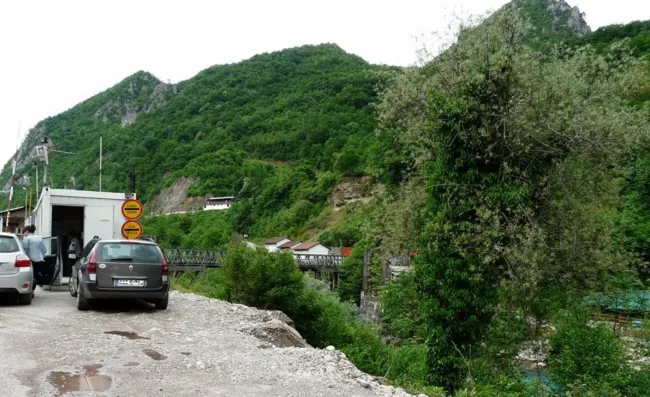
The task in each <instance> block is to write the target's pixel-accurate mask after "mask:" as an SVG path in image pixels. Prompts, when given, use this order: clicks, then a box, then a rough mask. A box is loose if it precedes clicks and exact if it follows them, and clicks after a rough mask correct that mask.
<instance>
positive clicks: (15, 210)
mask: <svg viewBox="0 0 650 397" xmlns="http://www.w3.org/2000/svg"><path fill="white" fill-rule="evenodd" d="M24 210H25V206H24V205H23V206H22V207H15V208H11V209H9V210H4V211H0V214H2V215H4V214H6V213H7V212H18V211H24Z"/></svg>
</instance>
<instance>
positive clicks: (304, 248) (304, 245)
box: [293, 241, 322, 251]
mask: <svg viewBox="0 0 650 397" xmlns="http://www.w3.org/2000/svg"><path fill="white" fill-rule="evenodd" d="M317 245H322V244H321V243H319V242H318V241H315V242H314V241H312V242H309V243H302V244H299V245H298V246H296V247H294V248H293V250H294V251H307V250H309V249H311V248H314V247H315V246H317Z"/></svg>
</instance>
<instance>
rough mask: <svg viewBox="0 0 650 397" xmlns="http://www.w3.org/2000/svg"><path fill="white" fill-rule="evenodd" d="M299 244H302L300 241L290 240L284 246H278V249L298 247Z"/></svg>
mask: <svg viewBox="0 0 650 397" xmlns="http://www.w3.org/2000/svg"><path fill="white" fill-rule="evenodd" d="M298 244H301V243H300V241H291V240H289V241H287V242H286V243H284V244H280V245H278V248H291V247H293V246H295V245H298Z"/></svg>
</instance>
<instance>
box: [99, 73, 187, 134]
mask: <svg viewBox="0 0 650 397" xmlns="http://www.w3.org/2000/svg"><path fill="white" fill-rule="evenodd" d="M125 85H126V87H124V88H125V89H124V92H123V95H120V96H119V97H117V98H114V99H111V100H109V101H108V102H106V103H105V104H103V105H102V106H101V107H99V108H98V109H97V110H96V111H95V113H94V114H93V116H92V118H93V119H95V120H101V121H102V122H104V123H110V122H114V121H117V120H119V123H120V125H121V126H122V127H126V126H129V125H131V124H134V123H135V122H136V120H137V119H138V115H139V114H141V113H149V112H153V111H155V110H157V109H160V108H161V107H163V106H164V105H165V104H166V103H167V99H168V98H169V97H170V96H171V95H173V94H175V93H176V92H177V88H176V85H175V84H165V83H163V82H161V81H159V80H158V79H157V78H155V77H154V76H153V75H151V74H149V73H146V72H138V73H137V74H135V75H134V76H132V78H130V79H129V81H126V82H125Z"/></svg>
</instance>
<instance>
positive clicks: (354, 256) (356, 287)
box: [336, 247, 364, 305]
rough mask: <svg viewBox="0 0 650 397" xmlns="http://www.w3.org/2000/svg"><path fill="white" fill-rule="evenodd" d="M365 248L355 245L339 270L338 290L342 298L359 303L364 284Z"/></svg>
mask: <svg viewBox="0 0 650 397" xmlns="http://www.w3.org/2000/svg"><path fill="white" fill-rule="evenodd" d="M363 258H364V248H363V247H355V248H354V249H353V250H352V253H351V255H350V256H349V257H347V258H345V260H344V261H343V263H342V264H341V266H340V268H339V270H340V273H339V277H340V281H339V285H338V289H337V290H336V292H337V293H338V295H339V297H340V298H341V300H343V301H345V302H354V303H356V304H357V305H359V303H360V300H361V288H362V286H363Z"/></svg>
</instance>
